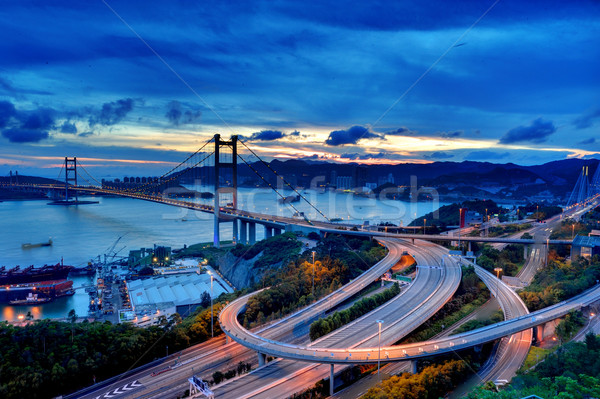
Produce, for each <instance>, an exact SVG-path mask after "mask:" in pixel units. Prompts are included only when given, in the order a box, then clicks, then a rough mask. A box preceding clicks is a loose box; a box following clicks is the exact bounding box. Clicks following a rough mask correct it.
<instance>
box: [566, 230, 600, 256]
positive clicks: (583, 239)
mask: <svg viewBox="0 0 600 399" xmlns="http://www.w3.org/2000/svg"><path fill="white" fill-rule="evenodd" d="M594 255H600V237H598V236H592V235H589V236H582V235H577V236H575V238H574V239H573V245H571V259H575V258H576V257H577V256H582V257H584V258H589V257H592V256H594Z"/></svg>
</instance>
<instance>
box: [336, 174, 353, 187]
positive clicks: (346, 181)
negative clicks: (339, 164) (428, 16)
mask: <svg viewBox="0 0 600 399" xmlns="http://www.w3.org/2000/svg"><path fill="white" fill-rule="evenodd" d="M336 180H337V181H336V183H337V184H336V187H337V189H338V190H352V176H338V177H337V179H336Z"/></svg>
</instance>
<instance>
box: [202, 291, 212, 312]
mask: <svg viewBox="0 0 600 399" xmlns="http://www.w3.org/2000/svg"><path fill="white" fill-rule="evenodd" d="M200 306H202V307H203V308H207V307H209V306H210V294H209V293H208V292H206V291H204V292H203V293H202V295H200Z"/></svg>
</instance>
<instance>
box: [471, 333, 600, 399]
mask: <svg viewBox="0 0 600 399" xmlns="http://www.w3.org/2000/svg"><path fill="white" fill-rule="evenodd" d="M492 385H493V384H492ZM528 395H538V396H540V397H542V398H573V399H584V398H598V397H600V336H595V335H592V334H588V335H587V336H586V337H585V342H570V343H568V344H566V345H564V346H562V347H560V348H558V349H557V350H556V351H555V352H554V353H552V354H550V355H548V356H547V357H546V360H545V361H544V362H542V363H539V364H538V366H537V367H536V368H535V370H533V371H532V372H530V373H528V374H523V375H518V376H516V377H515V378H513V380H512V381H511V384H510V386H509V387H507V388H506V389H504V390H502V391H500V392H495V388H494V387H492V386H486V387H484V388H478V389H476V390H475V391H474V392H472V393H470V394H469V396H468V397H469V398H470V399H475V398H477V399H513V398H514V399H517V398H524V397H526V396H528Z"/></svg>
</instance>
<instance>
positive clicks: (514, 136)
mask: <svg viewBox="0 0 600 399" xmlns="http://www.w3.org/2000/svg"><path fill="white" fill-rule="evenodd" d="M554 132H556V127H555V126H554V124H553V123H552V122H551V121H548V122H546V121H544V120H543V119H542V118H538V119H536V120H534V121H533V122H531V125H529V126H518V127H516V128H514V129H511V130H509V131H508V132H506V134H504V136H502V137H501V138H500V140H499V143H501V144H512V143H519V142H523V141H529V142H531V143H543V142H545V141H546V140H548V136H550V135H551V134H552V133H554Z"/></svg>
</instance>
